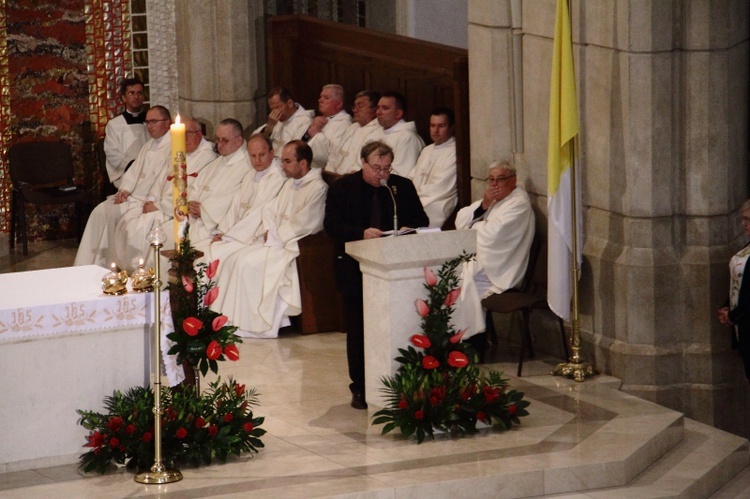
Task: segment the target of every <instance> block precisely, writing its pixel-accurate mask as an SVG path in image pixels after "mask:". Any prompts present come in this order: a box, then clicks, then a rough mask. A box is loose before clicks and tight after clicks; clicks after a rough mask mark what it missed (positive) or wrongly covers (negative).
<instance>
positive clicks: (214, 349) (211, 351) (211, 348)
mask: <svg viewBox="0 0 750 499" xmlns="http://www.w3.org/2000/svg"><path fill="white" fill-rule="evenodd" d="M220 355H221V345H219V342H218V341H216V340H212V341H211V343H209V344H208V346H207V347H206V357H207V358H208V360H216V359H218V358H219V356H220Z"/></svg>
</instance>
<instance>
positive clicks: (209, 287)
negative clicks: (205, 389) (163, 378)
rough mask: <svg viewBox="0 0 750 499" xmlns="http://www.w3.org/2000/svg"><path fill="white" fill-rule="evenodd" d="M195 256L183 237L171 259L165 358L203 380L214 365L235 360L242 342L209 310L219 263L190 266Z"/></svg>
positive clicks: (215, 368)
mask: <svg viewBox="0 0 750 499" xmlns="http://www.w3.org/2000/svg"><path fill="white" fill-rule="evenodd" d="M185 232H186V233H187V230H186V231H185ZM197 256H198V252H197V251H196V250H195V248H193V246H191V244H190V240H189V239H188V238H187V237H185V238H184V239H183V240H182V241H181V242H180V251H177V252H175V255H174V257H173V258H172V262H173V267H174V268H175V269H176V272H177V283H176V284H172V283H170V284H169V291H170V299H171V304H172V318H173V321H174V329H175V330H174V332H172V333H169V334H168V335H167V338H168V339H169V340H171V341H172V342H173V345H172V347H171V348H170V349H169V350H168V352H167V354H169V355H175V356H176V361H177V363H178V364H182V363H184V362H187V363H188V364H189V365H190V366H192V367H198V368H199V369H200V371H201V374H203V376H205V375H206V373H208V370H209V369H211V371H213V372H214V373H215V372H217V371H218V363H217V361H223V360H226V359H229V360H233V361H234V360H238V359H239V358H240V352H239V350H238V349H237V343H242V339H241V338H240V337H239V336H237V335H236V334H235V331H236V330H237V327H236V326H229V325H227V320H228V319H227V316H225V315H222V314H220V313H218V312H215V311H214V310H211V308H210V307H211V304H213V302H214V301H216V298H217V297H218V296H219V288H218V287H216V286H215V285H214V282H213V278H214V276H215V275H216V271H217V269H218V267H219V260H214V261H212V262H211V263H209V264H205V263H198V264H197V265H195V266H193V261H194V260H195V258H196V257H197Z"/></svg>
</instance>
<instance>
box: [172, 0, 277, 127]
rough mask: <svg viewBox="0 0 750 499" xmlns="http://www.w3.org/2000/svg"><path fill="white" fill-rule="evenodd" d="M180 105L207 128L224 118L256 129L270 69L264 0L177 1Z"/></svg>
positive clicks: (186, 112) (214, 125)
mask: <svg viewBox="0 0 750 499" xmlns="http://www.w3.org/2000/svg"><path fill="white" fill-rule="evenodd" d="M176 7H177V16H176V17H177V61H178V69H179V74H180V84H179V107H180V111H181V112H184V113H185V114H188V115H191V116H194V117H195V118H198V119H199V120H200V121H201V122H203V123H205V124H206V126H207V132H208V135H209V137H213V136H214V130H215V128H216V126H217V125H218V123H219V122H220V121H221V120H222V119H224V118H235V119H237V120H239V121H240V122H241V123H242V125H243V126H245V128H246V129H253V128H255V127H254V125H255V123H254V121H255V100H254V98H255V94H256V92H257V91H258V88H259V87H260V86H261V77H262V76H263V73H261V71H262V68H263V67H264V65H265V56H264V51H265V47H264V45H263V43H262V40H263V36H264V35H263V33H264V31H263V30H264V28H263V22H264V21H263V1H262V0H247V1H244V2H237V1H234V0H216V1H212V2H177V5H176Z"/></svg>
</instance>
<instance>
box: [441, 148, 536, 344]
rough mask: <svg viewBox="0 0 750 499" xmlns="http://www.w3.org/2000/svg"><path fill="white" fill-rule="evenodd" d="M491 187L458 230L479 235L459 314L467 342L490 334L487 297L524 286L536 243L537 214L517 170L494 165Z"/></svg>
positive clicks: (465, 211) (464, 275) (462, 214)
mask: <svg viewBox="0 0 750 499" xmlns="http://www.w3.org/2000/svg"><path fill="white" fill-rule="evenodd" d="M487 183H488V186H487V190H486V191H485V193H484V196H483V197H482V199H480V200H478V201H475V202H474V203H472V204H471V205H469V206H467V207H466V208H462V209H461V210H460V211H459V212H458V214H457V215H456V229H459V230H461V229H473V230H476V231H477V254H476V259H474V260H473V261H471V262H468V263H466V264H464V266H463V269H462V272H461V295H460V296H459V299H458V301H457V302H456V305H455V307H456V312H455V314H454V315H453V324H454V325H455V327H456V328H457V329H464V328H468V330H467V332H466V334H465V335H464V339H466V338H469V337H471V336H473V335H475V334H477V333H481V332H483V331H484V330H485V313H484V311H483V310H482V305H481V300H482V299H483V298H485V297H487V296H489V295H490V294H492V293H502V292H503V291H506V290H508V289H511V288H514V287H516V286H518V285H520V284H521V282H522V281H523V277H524V274H525V273H526V266H527V264H528V261H529V251H531V242H532V240H533V239H534V212H533V211H532V209H531V203H530V202H529V196H528V194H527V193H526V191H524V190H523V189H522V188H520V187H518V186H516V170H515V168H514V167H513V166H512V165H510V163H508V162H506V161H502V162H494V163H493V164H492V165H490V168H489V177H488V178H487Z"/></svg>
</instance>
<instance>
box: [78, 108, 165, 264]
mask: <svg viewBox="0 0 750 499" xmlns="http://www.w3.org/2000/svg"><path fill="white" fill-rule="evenodd" d="M171 122H172V119H171V117H170V114H169V110H167V108H165V107H163V106H154V107H152V108H151V109H149V110H148V112H147V113H146V121H145V123H146V128H147V130H148V134H149V136H150V137H151V138H150V139H149V140H148V141H146V143H145V144H144V145H143V147H142V148H141V150H140V152H139V153H138V157H136V159H135V161H134V162H133V164H132V165H131V166H130V168H128V171H126V172H125V174H124V175H123V176H122V182H121V183H120V189H119V190H118V191H117V194H115V195H113V196H110V197H108V198H107V199H105V200H104V201H103V202H101V203H99V205H97V207H96V208H94V210H93V211H92V212H91V215H90V216H89V220H88V222H87V223H86V229H85V230H84V232H83V236H82V238H81V244H80V245H79V246H78V253H77V254H76V259H75V263H74V265H99V266H102V267H109V265H110V263H112V261H113V260H114V257H115V251H114V247H113V245H114V235H115V228H116V227H117V224H118V223H119V221H120V218H122V216H123V215H124V214H125V213H126V212H127V211H128V210H129V209H130V208H132V207H138V206H142V205H143V203H144V202H145V201H146V197H147V196H148V193H149V192H150V191H151V187H152V185H153V184H154V182H155V181H156V179H157V178H161V177H162V176H163V175H164V174H165V173H166V172H169V171H171V168H172V164H171V160H170V155H171V152H172V138H171V136H170V134H168V133H167V132H168V131H169V125H170V124H171Z"/></svg>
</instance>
